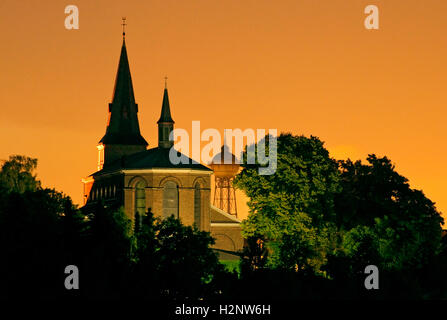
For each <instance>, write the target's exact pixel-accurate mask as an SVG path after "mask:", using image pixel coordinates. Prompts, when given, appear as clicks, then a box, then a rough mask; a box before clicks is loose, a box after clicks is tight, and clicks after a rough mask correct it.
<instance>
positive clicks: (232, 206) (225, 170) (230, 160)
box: [210, 144, 239, 217]
mask: <svg viewBox="0 0 447 320" xmlns="http://www.w3.org/2000/svg"><path fill="white" fill-rule="evenodd" d="M210 167H211V169H213V171H214V182H215V187H214V201H213V205H214V206H215V207H217V208H219V209H221V210H223V211H225V212H227V213H229V214H232V215H235V216H236V217H237V207H236V191H235V190H234V187H233V179H234V177H235V176H236V174H237V173H238V171H239V164H238V163H237V160H236V156H235V155H234V154H232V153H231V152H230V150H229V149H228V146H227V145H225V144H224V145H223V146H222V149H221V150H220V153H218V154H217V155H216V156H214V158H213V159H212V160H211V163H210Z"/></svg>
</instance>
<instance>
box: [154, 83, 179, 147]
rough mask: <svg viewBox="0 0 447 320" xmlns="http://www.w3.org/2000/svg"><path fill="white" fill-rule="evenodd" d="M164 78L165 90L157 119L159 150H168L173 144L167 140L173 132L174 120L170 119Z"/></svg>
mask: <svg viewBox="0 0 447 320" xmlns="http://www.w3.org/2000/svg"><path fill="white" fill-rule="evenodd" d="M166 80H167V78H165V89H164V92H163V103H162V105H161V114H160V119H158V121H157V124H158V146H159V147H160V148H170V147H172V146H173V144H174V142H173V141H170V140H169V134H170V133H171V131H172V130H174V123H175V122H174V120H172V117H171V107H170V105H169V96H168V88H167V83H166Z"/></svg>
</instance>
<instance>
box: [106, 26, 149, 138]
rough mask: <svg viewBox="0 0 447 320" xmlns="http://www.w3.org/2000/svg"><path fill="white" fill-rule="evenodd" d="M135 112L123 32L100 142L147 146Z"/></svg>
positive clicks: (136, 106) (136, 109) (136, 108)
mask: <svg viewBox="0 0 447 320" xmlns="http://www.w3.org/2000/svg"><path fill="white" fill-rule="evenodd" d="M137 113H138V105H137V104H136V103H135V96H134V91H133V85H132V76H131V74H130V67H129V60H128V58H127V49H126V41H125V39H124V33H123V45H122V47H121V55H120V61H119V64H118V71H117V73H116V79H115V87H114V89H113V100H112V103H110V104H109V122H108V124H107V129H106V134H105V135H104V137H103V138H102V139H101V140H100V143H103V144H123V145H145V146H147V144H148V143H147V142H146V140H145V139H144V138H143V137H142V136H141V133H140V126H139V123H138V116H137Z"/></svg>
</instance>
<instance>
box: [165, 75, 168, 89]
mask: <svg viewBox="0 0 447 320" xmlns="http://www.w3.org/2000/svg"><path fill="white" fill-rule="evenodd" d="M167 88H168V77H167V76H165V89H167Z"/></svg>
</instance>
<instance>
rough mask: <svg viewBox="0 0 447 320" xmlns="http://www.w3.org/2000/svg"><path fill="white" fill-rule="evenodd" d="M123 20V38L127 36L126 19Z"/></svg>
mask: <svg viewBox="0 0 447 320" xmlns="http://www.w3.org/2000/svg"><path fill="white" fill-rule="evenodd" d="M121 19H122V20H123V23H121V25H122V26H123V37H124V36H125V35H126V26H127V24H126V17H122V18H121Z"/></svg>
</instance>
